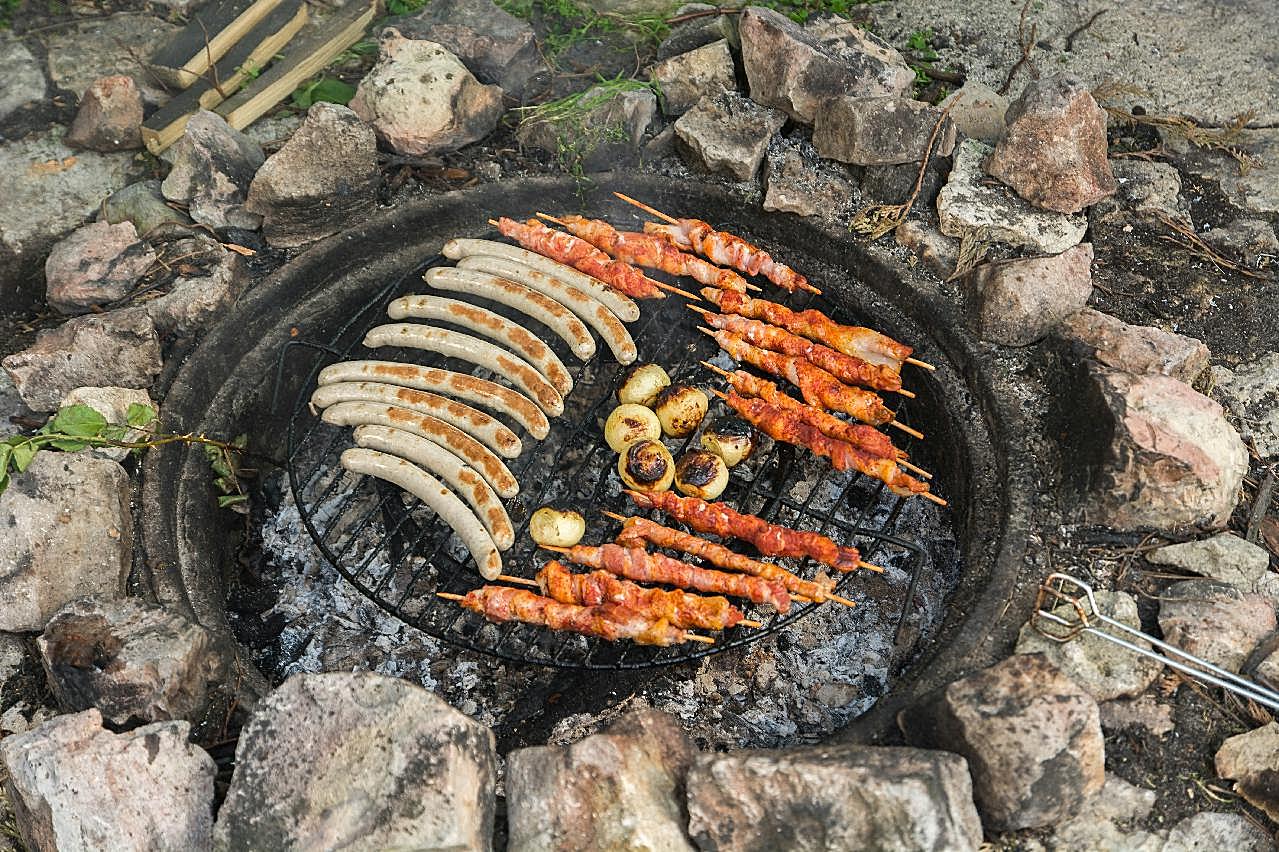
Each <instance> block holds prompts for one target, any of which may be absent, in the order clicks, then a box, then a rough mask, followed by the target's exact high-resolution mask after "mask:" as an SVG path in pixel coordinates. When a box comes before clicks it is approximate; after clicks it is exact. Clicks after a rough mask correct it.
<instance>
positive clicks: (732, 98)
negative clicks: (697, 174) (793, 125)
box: [675, 92, 786, 181]
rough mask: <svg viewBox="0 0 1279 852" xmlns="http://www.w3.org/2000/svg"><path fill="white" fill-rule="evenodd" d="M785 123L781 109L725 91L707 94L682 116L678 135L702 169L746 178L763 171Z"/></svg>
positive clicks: (740, 178) (690, 156)
mask: <svg viewBox="0 0 1279 852" xmlns="http://www.w3.org/2000/svg"><path fill="white" fill-rule="evenodd" d="M785 123H786V115H785V114H784V113H782V112H781V111H780V110H775V109H769V108H768V107H763V106H760V105H759V104H757V103H755V102H754V101H753V100H751V99H750V98H746V97H743V96H742V95H739V94H737V93H736V92H721V93H719V94H717V95H706V96H705V97H703V98H702V99H701V100H699V101H698V102H697V105H696V106H694V107H693V108H692V109H690V110H689V111H688V112H686V113H684V114H683V115H682V116H680V117H679V120H678V121H676V122H675V135H676V136H677V137H678V138H679V140H680V141H681V142H682V143H683V144H684V150H685V151H687V152H688V157H689V160H690V161H691V162H692V163H693V164H694V165H695V166H697V167H698V168H701V169H705V170H706V171H708V172H712V173H719V174H727V175H729V176H730V177H732V178H733V179H735V180H740V181H746V180H751V179H752V178H753V177H754V176H755V173H756V172H757V171H759V165H760V163H761V162H763V160H764V152H765V151H766V150H767V148H768V142H769V140H770V139H772V137H773V134H774V133H776V132H777V131H778V130H780V129H781V128H782V125H783V124H785Z"/></svg>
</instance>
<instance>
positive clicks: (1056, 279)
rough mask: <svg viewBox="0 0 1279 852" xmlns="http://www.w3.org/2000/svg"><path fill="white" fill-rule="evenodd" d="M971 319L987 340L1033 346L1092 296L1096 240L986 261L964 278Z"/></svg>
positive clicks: (975, 327)
mask: <svg viewBox="0 0 1279 852" xmlns="http://www.w3.org/2000/svg"><path fill="white" fill-rule="evenodd" d="M964 290H965V292H966V296H967V302H968V311H969V317H970V321H971V322H972V325H973V328H974V329H975V330H976V331H977V334H978V335H979V336H980V337H981V338H982V339H983V340H989V341H991V342H992V343H999V344H1002V345H1004V346H1029V345H1030V344H1032V343H1034V342H1035V341H1037V340H1042V339H1043V338H1044V337H1046V336H1047V335H1048V333H1049V332H1050V331H1052V330H1053V329H1054V328H1055V327H1056V326H1057V325H1058V323H1060V322H1061V321H1062V320H1064V319H1065V318H1066V317H1068V316H1070V315H1071V314H1073V313H1075V312H1077V311H1078V310H1079V309H1080V308H1082V307H1083V306H1084V305H1085V304H1087V303H1088V299H1089V297H1090V296H1092V244H1091V243H1083V244H1081V245H1077V246H1075V247H1074V248H1070V249H1066V251H1064V252H1062V253H1061V254H1059V255H1054V256H1051V257H1029V258H1013V259H1011V260H1000V261H993V262H990V263H983V264H982V265H981V266H978V267H977V268H976V269H974V270H973V271H972V272H971V273H970V274H969V275H967V276H965V278H964Z"/></svg>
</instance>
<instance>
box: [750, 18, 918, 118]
mask: <svg viewBox="0 0 1279 852" xmlns="http://www.w3.org/2000/svg"><path fill="white" fill-rule="evenodd" d="M739 28H740V33H741V39H742V64H743V65H744V66H745V68H746V79H747V80H748V81H749V82H750V92H751V98H752V99H753V100H755V101H757V102H759V103H761V104H763V105H764V106H768V107H775V108H777V109H780V110H784V111H785V112H786V114H787V115H789V116H790V117H791V118H793V119H795V120H796V121H801V122H804V123H805V124H811V123H812V122H813V119H814V118H816V116H817V115H818V113H819V112H820V111H821V110H822V109H823V108H824V104H825V102H826V101H827V100H829V99H830V98H833V97H838V96H841V95H847V96H851V97H875V96H890V97H896V96H899V95H902V94H905V93H906V92H909V91H910V87H911V85H912V84H913V83H914V82H915V72H913V71H911V70H910V68H909V67H907V65H906V62H905V60H903V59H902V57H901V54H900V53H898V52H897V51H896V50H894V49H893V48H892V47H890V46H889V45H888V44H887V43H885V42H884V41H882V40H881V39H880V38H879V37H878V36H875V35H872V34H871V33H870V32H868V31H866V30H864V29H862V28H861V27H859V26H857V25H856V24H854V23H852V22H851V21H847V20H845V19H843V18H825V19H814V20H812V21H809V23H808V24H807V25H805V26H803V27H801V26H800V25H799V24H796V23H795V22H793V21H791V20H790V19H789V18H787V17H786V16H785V15H782V14H780V13H778V12H775V11H773V10H772V9H764V8H761V7H759V6H750V7H747V9H746V10H745V11H744V12H742V16H741V21H740V24H739Z"/></svg>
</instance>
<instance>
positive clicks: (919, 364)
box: [906, 358, 937, 370]
mask: <svg viewBox="0 0 1279 852" xmlns="http://www.w3.org/2000/svg"><path fill="white" fill-rule="evenodd" d="M906 363H907V364H914V365H915V366H916V367H923V368H924V369H925V370H936V369H937V368H936V367H934V366H933V365H932V364H929V363H928V362H927V361H920V360H919V359H918V358H907V359H906Z"/></svg>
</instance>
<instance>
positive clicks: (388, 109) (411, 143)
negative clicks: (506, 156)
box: [351, 27, 502, 154]
mask: <svg viewBox="0 0 1279 852" xmlns="http://www.w3.org/2000/svg"><path fill="white" fill-rule="evenodd" d="M351 109H353V110H354V111H355V113H356V115H358V116H359V117H360V118H361V119H363V120H364V121H366V122H368V123H369V124H371V125H373V129H374V131H376V132H377V136H378V138H379V139H381V140H382V141H383V142H385V143H386V144H387V145H388V146H389V147H390V148H392V149H393V150H395V151H397V152H398V153H401V154H435V153H438V152H440V151H452V150H454V149H457V148H461V147H462V146H463V145H468V144H470V143H471V142H475V141H477V140H479V139H483V138H484V137H485V136H487V135H488V134H489V133H491V132H492V131H493V128H495V127H496V126H497V120H498V118H500V117H501V115H502V90H501V89H500V88H498V87H497V86H485V85H484V84H482V83H481V82H480V81H478V80H476V79H475V77H474V76H473V75H472V74H471V72H470V71H468V70H466V66H465V65H463V64H462V63H461V61H460V60H458V58H457V57H456V56H454V55H453V54H451V53H449V52H448V51H447V50H445V49H444V48H443V47H442V46H440V45H439V44H437V43H435V42H433V41H418V40H414V39H407V38H404V37H403V36H401V35H400V33H399V32H398V31H396V30H395V29H393V28H389V27H388V28H387V29H386V30H384V31H383V32H382V38H381V40H380V42H379V46H378V60H377V64H376V65H374V66H373V69H372V70H371V71H369V73H368V74H367V75H366V76H365V77H364V79H363V80H361V81H360V85H359V88H357V89H356V92H355V97H354V98H353V99H352V100H351Z"/></svg>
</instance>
